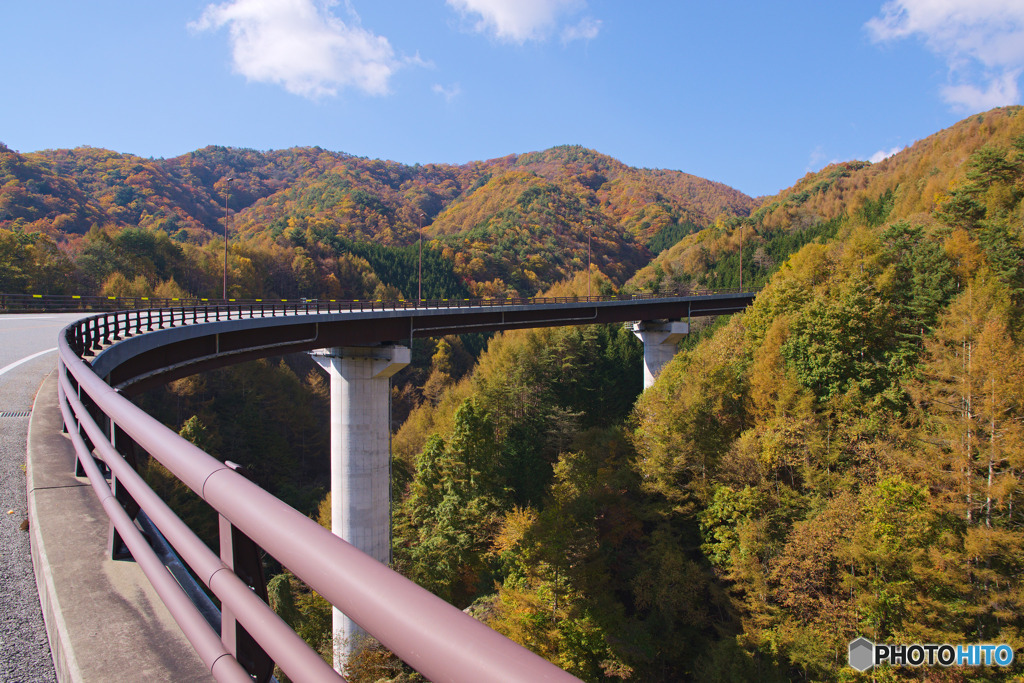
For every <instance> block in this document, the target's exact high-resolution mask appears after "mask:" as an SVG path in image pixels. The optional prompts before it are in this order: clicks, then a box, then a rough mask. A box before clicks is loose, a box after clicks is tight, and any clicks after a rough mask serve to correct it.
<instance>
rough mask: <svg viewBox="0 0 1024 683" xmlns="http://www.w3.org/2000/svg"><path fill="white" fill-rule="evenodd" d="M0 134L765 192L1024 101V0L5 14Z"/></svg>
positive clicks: (537, 1)
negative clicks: (578, 160) (531, 159)
mask: <svg viewBox="0 0 1024 683" xmlns="http://www.w3.org/2000/svg"><path fill="white" fill-rule="evenodd" d="M0 25H2V26H3V27H4V38H3V40H2V41H0V58H2V59H3V63H5V64H6V65H7V67H6V68H5V69H4V70H3V72H2V74H0V93H2V100H0V142H3V143H5V144H7V145H8V146H9V147H11V148H12V149H16V150H19V151H22V152H31V151H36V150H40V149H47V148H62V147H76V146H80V145H90V146H94V147H105V148H109V149H113V150H116V151H119V152H127V153H133V154H138V155H141V156H145V157H150V156H152V157H172V156H177V155H179V154H183V153H186V152H188V151H191V150H193V149H198V148H200V147H203V146H205V145H210V144H219V145H229V146H237V147H251V148H255V149H261V150H267V149H280V148H285V147H291V146H295V145H318V146H320V147H323V148H325V149H329V150H334V151H342V152H348V153H351V154H356V155H359V156H367V157H373V158H384V159H393V160H396V161H400V162H404V163H410V164H412V163H417V162H418V163H430V162H447V163H464V162H467V161H472V160H478V159H489V158H493V157H498V156H504V155H506V154H512V153H521V152H529V151H535V150H541V149H546V148H548V147H551V146H553V145H559V144H580V145H584V146H586V147H590V148H593V149H595V150H597V151H599V152H602V153H605V154H609V155H611V156H614V157H616V158H618V159H620V160H622V161H623V162H625V163H627V164H630V165H633V166H639V167H647V168H669V169H675V170H681V171H686V172H687V173H693V174H695V175H699V176H702V177H705V178H710V179H712V180H717V181H720V182H723V183H726V184H728V185H731V186H733V187H736V188H737V189H740V190H742V191H744V192H746V193H748V194H750V195H753V196H758V195H766V194H773V193H775V192H777V191H779V190H781V189H783V188H785V187H788V186H789V185H791V184H793V183H794V182H796V181H797V180H798V179H799V178H800V177H801V176H803V175H804V174H805V173H807V172H808V171H811V170H817V169H819V168H821V167H822V166H824V165H825V164H827V163H829V162H832V161H843V160H849V159H870V158H872V157H874V158H875V159H878V158H880V157H881V156H883V155H885V154H889V153H892V152H894V151H896V150H898V149H900V148H902V147H903V146H906V145H909V144H912V143H913V142H914V141H915V140H918V139H921V138H923V137H926V136H928V135H930V134H932V133H934V132H936V131H938V130H940V129H942V128H945V127H947V126H950V125H952V124H953V123H955V122H956V121H958V120H960V119H962V118H964V117H965V116H967V115H969V114H971V113H975V112H978V111H984V110H987V109H989V108H991V107H994V106H999V105H1005V104H1018V103H1020V101H1021V93H1020V83H1021V74H1022V71H1024V2H1021V1H1020V0H891V1H885V0H870V1H866V0H865V1H860V2H820V0H815V1H804V0H787V2H782V3H766V2H746V1H743V2H741V1H739V0H725V1H723V2H718V3H708V2H693V1H691V0H672V1H670V2H661V1H654V0H646V1H645V0H641V1H639V2H625V1H624V0H373V1H371V0H348V2H344V1H324V0H225V1H223V2H214V3H211V2H205V1H195V0H173V1H171V2H152V1H145V0H143V1H140V0H90V1H88V2H83V1H82V0H31V1H30V0H7V1H6V2H4V3H3V4H2V6H0Z"/></svg>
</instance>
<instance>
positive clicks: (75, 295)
mask: <svg viewBox="0 0 1024 683" xmlns="http://www.w3.org/2000/svg"><path fill="white" fill-rule="evenodd" d="M71 298H72V299H81V298H82V297H80V296H78V295H77V294H72V295H71Z"/></svg>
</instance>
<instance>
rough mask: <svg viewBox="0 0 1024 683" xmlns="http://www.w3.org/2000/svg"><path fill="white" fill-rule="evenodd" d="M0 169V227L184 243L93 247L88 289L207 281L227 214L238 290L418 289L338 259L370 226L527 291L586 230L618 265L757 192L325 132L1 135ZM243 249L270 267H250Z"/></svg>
mask: <svg viewBox="0 0 1024 683" xmlns="http://www.w3.org/2000/svg"><path fill="white" fill-rule="evenodd" d="M0 171H2V174H3V175H2V179H3V185H2V190H0V229H6V230H10V231H12V232H16V233H18V234H21V235H23V236H30V235H37V236H38V237H40V238H46V239H48V240H49V241H51V242H54V243H57V244H60V245H62V246H63V247H64V248H65V251H66V252H67V254H68V256H69V258H71V259H72V260H74V261H76V262H77V261H78V260H80V258H81V256H82V255H83V254H87V253H89V252H90V250H91V251H92V252H96V251H97V249H99V250H100V251H103V250H104V249H105V247H103V246H102V244H101V246H99V247H97V246H96V245H97V244H100V243H102V242H103V241H104V240H107V241H113V244H114V247H115V248H121V247H123V246H124V245H122V244H119V243H118V238H117V235H119V234H120V233H121V232H123V231H125V230H142V231H145V232H147V233H150V236H149V237H146V238H144V240H145V241H149V242H153V241H154V240H155V241H162V240H164V237H166V238H169V239H170V240H171V242H173V243H174V245H177V247H174V245H171V246H170V247H167V245H164V247H165V249H164V251H168V253H169V254H170V256H171V260H175V259H176V260H178V261H180V264H179V265H180V267H178V268H171V267H168V268H160V267H155V266H154V267H148V266H146V267H141V268H140V267H128V268H127V270H125V269H123V268H120V267H116V268H113V269H111V268H105V267H97V263H96V262H97V261H98V260H102V259H98V258H91V260H90V258H86V263H87V264H90V265H89V267H88V268H87V269H86V271H85V272H83V273H80V274H79V277H77V284H76V286H77V287H79V288H82V287H84V288H86V289H89V290H92V291H108V290H111V287H113V288H114V289H118V290H119V291H122V292H124V291H127V290H125V284H124V282H122V280H121V279H117V280H116V282H115V283H114V284H111V285H110V287H107V285H108V280H109V279H110V278H111V277H113V276H114V274H115V271H116V272H117V273H120V274H121V275H122V276H123V278H124V279H125V280H126V281H127V282H128V283H129V284H130V285H131V286H130V287H128V290H133V289H134V290H139V291H142V290H145V289H146V287H148V288H149V289H154V288H156V287H159V286H160V285H161V284H162V283H169V282H170V280H172V279H173V280H174V283H175V285H174V287H172V288H171V289H172V290H173V291H179V290H180V291H181V292H183V293H192V294H196V295H206V296H210V295H212V294H214V293H215V291H216V280H217V278H216V274H215V273H214V272H213V270H214V265H215V261H214V260H213V259H214V250H215V245H216V243H217V242H218V240H217V236H218V235H219V234H220V233H221V232H222V231H223V229H224V221H225V220H226V216H228V217H229V218H227V219H229V220H230V232H231V234H232V235H233V236H234V237H235V244H234V246H233V247H232V254H235V255H236V257H235V258H233V259H231V260H232V263H231V264H229V267H231V268H232V270H237V271H238V277H236V278H230V277H229V279H230V280H232V281H233V282H235V283H236V287H235V290H236V291H235V292H234V293H235V294H236V295H237V296H261V295H265V296H274V295H277V296H297V295H298V296H345V295H350V296H351V295H363V296H368V295H373V294H374V292H377V285H382V286H383V287H384V289H382V290H380V291H379V292H377V293H378V294H379V295H381V296H383V295H385V294H386V293H387V292H388V291H389V290H387V287H392V288H393V290H391V291H390V293H391V294H392V295H395V294H397V293H401V294H404V295H406V296H411V295H412V292H411V291H410V289H409V284H408V277H407V276H405V275H403V276H402V277H401V278H399V280H400V281H398V280H394V281H391V280H389V281H387V282H381V281H380V278H377V282H376V284H374V283H373V282H370V281H372V280H373V278H372V277H371V276H370V273H369V272H368V271H367V268H366V267H365V266H364V264H362V263H356V264H355V265H353V264H352V263H348V264H347V265H345V264H343V265H339V263H338V259H339V258H342V257H343V256H344V255H345V254H349V255H351V254H353V253H354V252H353V250H352V249H351V248H350V247H349V246H345V245H351V244H373V245H377V246H378V247H383V248H385V249H396V250H399V251H396V252H394V254H393V256H394V257H395V258H397V259H399V260H407V258H408V256H407V255H406V256H401V257H400V256H398V254H399V253H401V252H400V250H401V249H402V248H408V247H411V245H413V244H414V243H417V242H418V241H419V240H420V239H421V237H422V238H423V239H425V241H426V248H427V250H428V252H431V253H435V252H436V253H435V256H432V257H431V258H434V259H437V258H440V259H442V260H444V261H445V262H447V263H448V266H447V268H448V269H453V272H454V273H455V274H456V275H457V277H459V278H461V280H462V282H463V285H462V287H463V289H464V290H465V291H466V292H468V293H473V294H477V295H494V294H506V293H513V292H514V293H518V294H523V295H532V294H535V293H536V292H538V291H540V290H541V289H543V288H546V287H549V286H551V285H552V284H553V283H555V282H557V281H559V280H562V279H564V278H565V277H567V276H569V275H570V274H572V273H574V272H578V271H580V270H583V269H585V268H586V263H587V251H588V244H589V251H590V254H591V261H592V263H594V264H595V266H596V267H598V268H600V269H601V270H602V271H604V272H607V273H608V274H609V275H610V276H611V277H612V279H613V280H614V281H615V282H618V283H621V282H623V281H625V280H626V279H627V278H628V277H629V276H631V275H632V274H633V273H634V272H635V271H636V270H637V269H638V268H640V267H641V266H643V265H644V264H646V263H647V262H648V261H649V260H650V258H651V256H652V255H653V252H652V246H653V247H654V248H655V249H660V248H663V247H664V246H667V245H669V244H671V243H672V242H673V241H674V240H677V239H679V238H680V237H681V236H683V235H684V234H687V233H688V232H690V231H692V230H696V229H699V228H700V227H702V226H706V225H709V224H710V223H711V222H712V221H714V219H715V218H716V217H717V216H718V215H720V214H722V213H723V212H724V213H727V214H729V215H734V216H745V215H747V214H748V213H749V211H750V210H751V209H752V208H753V206H754V202H753V200H752V199H751V198H749V197H747V196H746V195H743V194H742V193H740V192H738V191H736V190H733V189H731V188H728V187H726V186H724V185H721V184H718V183H712V182H710V181H706V180H702V179H700V178H697V177H695V176H691V175H688V174H685V173H681V172H676V171H664V170H654V171H652V170H646V169H634V168H630V167H627V166H625V165H624V164H622V163H620V162H618V161H616V160H614V159H612V158H610V157H607V156H604V155H600V154H598V153H596V152H594V151H592V150H587V149H584V148H582V147H572V146H568V147H557V148H553V149H551V150H547V151H545V152H537V153H531V154H524V155H510V156H507V157H502V158H498V159H492V160H489V161H479V162H472V163H469V164H463V165H446V164H428V165H425V166H421V165H415V166H407V165H404V164H399V163H395V162H391V161H382V160H376V159H365V158H360V157H354V156H351V155H347V154H342V153H336V152H328V151H325V150H322V149H319V148H296V149H290V150H280V151H270V152H258V151H255V150H245V149H229V148H224V147H207V148H204V149H201V150H197V151H195V152H190V153H188V154H185V155H183V156H180V157H175V158H172V159H156V160H154V159H143V158H141V157H136V156H133V155H129V154H120V153H117V152H112V151H109V150H103V149H95V148H89V147H84V148H78V149H74V150H47V151H44V152H38V153H30V154H20V153H17V152H14V151H12V150H10V149H8V148H6V147H2V148H0ZM99 233H103V235H105V237H100V235H99ZM132 234H133V235H134V234H135V233H132ZM161 235H163V236H164V237H161ZM24 239H29V240H30V241H34V240H35V239H36V238H35V237H32V238H28V237H25V238H24ZM132 239H134V238H132ZM121 241H131V240H125V239H122V240H121ZM136 241H137V240H136ZM175 249H177V251H178V252H180V254H176V253H170V252H175ZM356 251H359V250H358V249H357V250H356ZM442 255H443V256H442ZM360 258H365V255H363V256H361V257H360ZM245 259H248V261H245ZM150 260H151V261H152V260H153V259H150ZM166 260H167V259H166V258H165V259H164V261H166ZM371 260H372V259H371ZM247 263H255V264H261V265H262V267H263V268H262V269H263V270H264V271H265V273H267V274H269V275H264V276H263V277H260V276H259V275H258V274H256V275H254V274H253V273H252V272H251V269H250V267H249V266H248V265H247ZM100 265H102V264H100ZM122 265H123V264H122ZM346 268H347V269H348V270H351V269H352V268H355V269H356V270H358V271H360V273H361V275H360V279H362V280H367V282H368V283H369V284H367V283H363V284H367V286H368V287H369V289H367V286H346V285H344V284H343V283H342V281H343V280H344V279H345V276H346V273H347V272H348V271H346ZM370 270H371V271H372V270H374V269H373V268H372V267H371V268H370ZM332 276H333V280H332ZM139 277H142V278H143V279H142V280H138V278H139ZM335 281H337V283H339V284H335ZM104 288H106V289H104ZM445 291H446V292H448V293H451V294H453V295H454V293H453V292H450V291H448V290H445ZM108 293H109V291H108ZM436 294H437V295H439V296H440V295H444V293H443V292H440V291H439V292H436Z"/></svg>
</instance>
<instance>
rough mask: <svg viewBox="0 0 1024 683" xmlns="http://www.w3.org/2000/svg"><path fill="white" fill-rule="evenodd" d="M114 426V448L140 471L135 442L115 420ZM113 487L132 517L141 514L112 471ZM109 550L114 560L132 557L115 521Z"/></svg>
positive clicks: (108, 536) (112, 526)
mask: <svg viewBox="0 0 1024 683" xmlns="http://www.w3.org/2000/svg"><path fill="white" fill-rule="evenodd" d="M110 424H111V426H112V430H111V431H112V432H113V438H111V440H110V442H111V444H112V445H113V446H114V449H115V450H116V451H117V452H118V453H120V454H121V457H123V458H124V459H125V462H127V463H128V464H129V465H130V466H131V468H132V469H133V470H136V471H138V469H139V463H138V457H137V455H136V450H135V449H136V448H137V447H136V445H135V442H134V441H133V440H132V439H131V437H129V436H128V434H126V433H125V432H124V430H123V429H121V428H120V427H118V426H117V425H116V424H114V423H113V422H111V423H110ZM110 483H111V489H112V490H113V492H114V498H115V499H116V500H117V502H118V503H120V504H121V507H123V508H124V511H125V512H126V513H127V514H128V516H129V517H130V518H131V519H133V520H134V519H135V518H136V517H137V516H138V515H139V509H140V508H139V504H138V503H136V502H135V499H134V498H132V494H130V493H128V490H127V489H126V488H125V487H124V485H123V484H122V483H121V481H120V480H119V479H118V478H117V476H116V475H114V474H113V473H111V475H110ZM107 552H108V553H109V555H110V559H112V560H128V559H131V557H132V553H131V551H130V550H128V546H127V545H126V544H125V542H124V540H123V539H122V538H121V534H120V533H118V531H117V528H116V527H115V526H114V521H113V520H111V521H110V531H109V532H108V534H107Z"/></svg>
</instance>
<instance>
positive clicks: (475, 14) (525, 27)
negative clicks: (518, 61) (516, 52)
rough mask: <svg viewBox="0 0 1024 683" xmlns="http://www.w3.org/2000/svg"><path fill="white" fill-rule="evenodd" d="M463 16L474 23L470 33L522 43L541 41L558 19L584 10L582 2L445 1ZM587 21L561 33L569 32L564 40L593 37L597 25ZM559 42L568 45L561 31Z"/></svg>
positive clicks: (597, 27) (534, 0) (535, 0)
mask: <svg viewBox="0 0 1024 683" xmlns="http://www.w3.org/2000/svg"><path fill="white" fill-rule="evenodd" d="M447 2H448V4H449V5H450V6H451V7H453V8H455V9H456V10H458V11H459V12H460V13H461V14H462V15H463V16H464V17H467V18H469V19H471V20H474V21H475V23H474V25H473V28H474V30H476V31H478V32H480V33H492V34H493V35H494V36H495V37H496V38H497V39H498V40H503V41H506V42H510V43H519V44H522V43H525V42H526V41H528V40H544V39H546V38H548V37H549V36H550V35H551V34H552V32H553V31H555V30H556V29H557V27H558V26H559V23H560V21H561V19H562V18H563V17H565V16H568V15H573V14H575V13H577V12H578V11H579V10H580V9H582V8H583V7H586V2H585V0H447ZM587 21H588V20H587V19H584V20H583V21H582V22H580V23H579V24H577V25H576V26H575V27H570V28H566V29H565V30H564V31H565V32H569V33H572V32H573V31H576V33H577V35H573V36H572V37H571V38H569V39H568V40H574V39H577V38H587V39H591V38H594V37H596V36H597V32H598V30H599V28H600V22H599V21H595V20H589V22H590V23H589V24H587ZM563 40H564V41H565V42H568V40H566V38H565V33H564V32H563Z"/></svg>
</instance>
